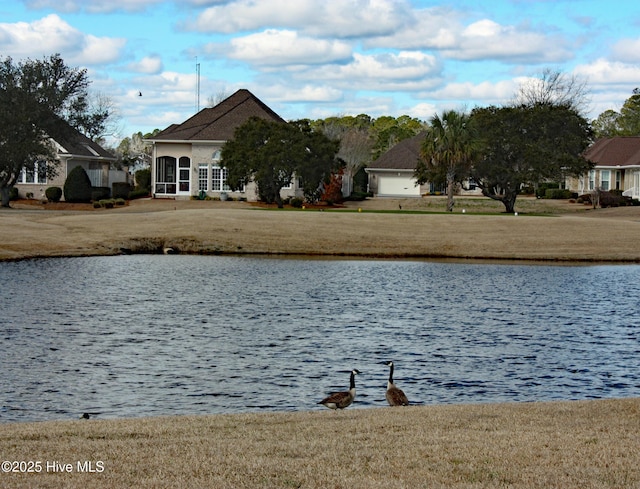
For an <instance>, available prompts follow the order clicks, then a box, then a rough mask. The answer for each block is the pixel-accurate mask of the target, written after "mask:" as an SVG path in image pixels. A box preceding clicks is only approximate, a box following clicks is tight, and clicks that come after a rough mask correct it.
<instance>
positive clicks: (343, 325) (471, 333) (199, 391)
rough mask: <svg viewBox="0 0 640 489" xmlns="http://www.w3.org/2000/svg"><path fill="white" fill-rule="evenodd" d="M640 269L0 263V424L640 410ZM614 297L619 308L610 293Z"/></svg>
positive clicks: (109, 260)
mask: <svg viewBox="0 0 640 489" xmlns="http://www.w3.org/2000/svg"><path fill="white" fill-rule="evenodd" d="M639 279H640V267H638V266H593V267H555V266H523V265H487V264H482V265H477V264H460V263H457V264H453V263H433V262H420V261H362V260H360V261H357V260H353V261H352V260H337V261H336V260H334V261H324V260H289V259H287V260H276V259H260V258H234V257H201V256H177V255H170V256H161V255H152V256H126V257H104V258H71V259H47V260H31V261H23V262H14V263H0V280H1V283H2V284H3V287H2V290H1V291H0V301H1V302H0V303H2V310H3V314H4V316H5V318H6V319H5V322H4V325H3V326H2V327H1V329H0V332H1V333H0V334H1V337H2V340H3V341H2V343H1V345H0V367H1V371H2V372H3V376H2V378H1V379H0V394H1V396H2V397H1V399H0V422H7V421H27V420H40V419H59V418H67V417H76V416H78V415H79V414H80V413H82V412H86V411H91V412H99V413H101V414H100V416H101V417H122V416H148V415H164V414H190V413H226V412H240V411H257V410H308V409H320V408H319V407H318V406H317V405H316V403H317V402H318V401H319V400H320V399H322V398H323V397H324V396H325V395H326V394H327V393H328V392H330V391H332V390H343V389H345V388H346V387H347V386H348V375H349V371H350V370H351V368H358V369H359V370H360V371H362V375H360V376H359V377H358V379H357V383H358V395H357V398H356V401H355V403H354V405H353V406H352V407H351V408H349V409H354V408H363V407H375V406H383V405H385V403H386V401H385V399H384V389H385V386H386V376H387V373H388V369H387V367H385V366H384V365H381V364H380V362H381V361H383V360H389V359H392V360H394V362H395V364H396V373H395V380H396V381H397V383H398V385H399V386H400V387H402V388H403V390H404V391H405V392H406V393H407V395H408V396H409V399H410V400H411V401H413V402H416V403H425V404H432V403H452V402H497V401H532V400H552V399H587V398H600V397H629V396H638V395H640V379H639V374H638V369H637V358H638V354H639V353H640V333H639V329H640V327H639V325H638V321H637V319H636V318H635V315H636V312H635V311H637V297H638V296H640V294H639V292H640V280H639ZM622 291H624V292H622Z"/></svg>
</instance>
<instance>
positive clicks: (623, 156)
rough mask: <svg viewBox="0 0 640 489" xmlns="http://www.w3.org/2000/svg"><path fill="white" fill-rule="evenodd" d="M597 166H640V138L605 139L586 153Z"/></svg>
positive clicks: (586, 156) (619, 137) (620, 137)
mask: <svg viewBox="0 0 640 489" xmlns="http://www.w3.org/2000/svg"><path fill="white" fill-rule="evenodd" d="M584 156H585V158H586V159H588V160H590V161H593V162H594V163H595V164H596V166H613V167H617V166H640V137H635V136H634V137H623V136H617V137H613V138H603V139H599V140H597V141H596V142H595V143H593V145H591V146H590V147H589V149H587V151H585V153H584Z"/></svg>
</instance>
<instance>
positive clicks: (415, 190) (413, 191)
mask: <svg viewBox="0 0 640 489" xmlns="http://www.w3.org/2000/svg"><path fill="white" fill-rule="evenodd" d="M378 195H410V196H418V197H419V196H420V187H419V186H418V185H416V181H415V180H414V179H413V178H409V177H403V176H397V175H394V176H391V175H384V176H379V177H378Z"/></svg>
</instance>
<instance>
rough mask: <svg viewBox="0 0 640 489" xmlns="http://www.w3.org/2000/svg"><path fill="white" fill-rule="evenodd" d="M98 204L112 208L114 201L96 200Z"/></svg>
mask: <svg viewBox="0 0 640 489" xmlns="http://www.w3.org/2000/svg"><path fill="white" fill-rule="evenodd" d="M98 204H100V207H105V208H107V209H113V206H114V205H115V201H114V200H113V199H102V200H99V201H98Z"/></svg>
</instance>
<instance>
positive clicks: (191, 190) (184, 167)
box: [148, 89, 301, 201]
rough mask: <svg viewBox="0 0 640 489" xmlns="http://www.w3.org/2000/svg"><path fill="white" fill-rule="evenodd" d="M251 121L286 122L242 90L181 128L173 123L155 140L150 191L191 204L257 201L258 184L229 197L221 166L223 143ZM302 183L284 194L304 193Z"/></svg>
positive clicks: (296, 184)
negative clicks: (200, 199)
mask: <svg viewBox="0 0 640 489" xmlns="http://www.w3.org/2000/svg"><path fill="white" fill-rule="evenodd" d="M251 117H260V118H263V119H266V120H270V121H276V122H285V121H284V120H283V119H282V118H281V117H280V116H279V115H278V114H276V113H275V112H274V111H273V110H271V109H270V108H269V107H267V105H265V104H264V103H263V102H262V101H260V100H259V99H258V98H257V97H256V96H255V95H253V94H252V93H251V92H250V91H249V90H246V89H241V90H238V91H237V92H235V93H234V94H233V95H231V96H230V97H228V98H226V99H225V100H223V101H222V102H220V103H219V104H218V105H216V106H215V107H210V108H205V109H202V110H201V111H200V112H198V113H197V114H195V115H194V116H192V117H191V118H189V119H187V120H186V121H185V122H183V123H182V124H173V125H171V126H169V127H167V128H166V129H164V130H163V131H161V132H159V133H158V134H156V135H155V136H153V137H152V138H150V139H148V141H150V142H151V143H152V144H153V151H152V158H151V188H152V193H153V196H154V197H157V198H173V199H181V198H183V199H185V198H186V199H189V198H191V197H194V196H200V197H204V196H210V197H220V198H221V199H224V198H226V197H227V196H231V197H233V198H238V199H246V200H248V201H256V200H258V192H257V188H256V185H255V184H254V183H253V182H250V183H249V184H247V185H246V187H245V188H243V189H240V190H239V191H237V192H231V189H230V188H229V186H228V185H227V182H226V177H227V170H226V169H225V168H224V167H223V166H222V163H221V151H222V147H223V146H224V144H225V142H226V141H228V140H230V139H232V138H233V135H234V132H235V130H236V128H237V127H239V126H241V125H242V124H244V123H245V122H246V121H247V120H249V119H250V118H251ZM298 187H299V186H298V182H297V181H294V182H292V184H291V185H290V187H288V188H284V189H282V196H283V197H292V196H296V195H298V194H301V190H300V189H299V188H298Z"/></svg>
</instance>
